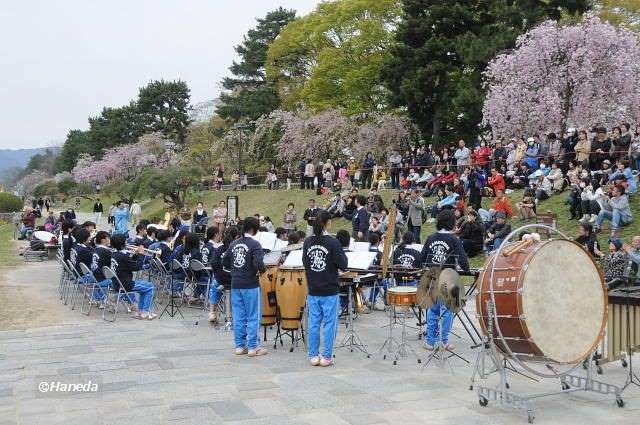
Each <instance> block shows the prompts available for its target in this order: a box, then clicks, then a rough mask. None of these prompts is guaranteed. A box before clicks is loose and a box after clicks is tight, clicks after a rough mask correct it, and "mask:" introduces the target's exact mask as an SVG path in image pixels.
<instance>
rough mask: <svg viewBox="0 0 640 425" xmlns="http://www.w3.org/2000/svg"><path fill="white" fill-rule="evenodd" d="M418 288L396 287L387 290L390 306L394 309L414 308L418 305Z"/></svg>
mask: <svg viewBox="0 0 640 425" xmlns="http://www.w3.org/2000/svg"><path fill="white" fill-rule="evenodd" d="M417 296H418V288H416V287H414V286H394V287H392V288H389V289H387V297H388V298H389V304H390V305H392V306H394V307H412V306H414V305H416V300H417Z"/></svg>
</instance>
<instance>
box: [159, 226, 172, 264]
mask: <svg viewBox="0 0 640 425" xmlns="http://www.w3.org/2000/svg"><path fill="white" fill-rule="evenodd" d="M157 235H158V242H159V243H160V245H159V246H158V248H157V249H159V250H160V261H162V264H164V265H165V267H166V266H167V263H169V262H170V261H171V254H173V250H172V249H171V247H170V246H169V237H171V233H170V232H169V231H168V230H159V231H158V233H157Z"/></svg>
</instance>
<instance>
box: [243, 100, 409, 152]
mask: <svg viewBox="0 0 640 425" xmlns="http://www.w3.org/2000/svg"><path fill="white" fill-rule="evenodd" d="M274 132H279V135H280V137H279V139H278V141H277V148H278V149H277V152H278V154H279V156H280V159H282V160H284V161H293V160H298V159H301V158H313V159H323V160H325V159H330V158H334V157H336V156H341V155H344V154H345V153H346V152H349V153H352V154H354V155H357V156H358V157H363V156H364V155H365V153H366V152H369V151H370V152H373V153H374V154H375V155H376V156H378V157H380V156H383V155H384V154H386V153H388V152H389V151H391V150H392V149H403V148H406V147H407V146H408V144H409V143H410V141H411V140H413V139H414V138H417V137H418V136H417V135H418V130H417V127H415V126H414V125H413V124H412V123H411V122H410V120H408V119H407V118H406V117H402V116H398V115H394V114H390V113H383V114H379V113H374V114H366V115H365V114H362V115H356V116H352V117H347V116H345V115H343V114H341V113H340V112H339V111H337V110H335V109H327V110H325V111H323V112H321V113H319V114H311V113H309V111H300V112H298V113H297V114H294V113H292V112H288V111H282V110H277V111H274V112H272V113H271V114H270V115H269V116H268V117H263V118H261V119H259V120H258V121H257V122H256V131H255V133H254V136H253V138H254V139H260V138H263V137H265V136H266V135H272V134H273V133H274Z"/></svg>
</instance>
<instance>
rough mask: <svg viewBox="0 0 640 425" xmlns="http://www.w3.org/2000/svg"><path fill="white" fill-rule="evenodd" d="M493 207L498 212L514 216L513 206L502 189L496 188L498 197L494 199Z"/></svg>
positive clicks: (509, 216)
mask: <svg viewBox="0 0 640 425" xmlns="http://www.w3.org/2000/svg"><path fill="white" fill-rule="evenodd" d="M491 208H492V209H494V210H495V211H496V212H498V211H502V212H504V213H505V214H506V215H507V218H511V217H513V209H512V208H511V203H510V202H509V198H508V197H507V195H505V194H504V192H503V191H502V190H501V189H498V190H496V199H495V200H494V201H493V205H492V207H491Z"/></svg>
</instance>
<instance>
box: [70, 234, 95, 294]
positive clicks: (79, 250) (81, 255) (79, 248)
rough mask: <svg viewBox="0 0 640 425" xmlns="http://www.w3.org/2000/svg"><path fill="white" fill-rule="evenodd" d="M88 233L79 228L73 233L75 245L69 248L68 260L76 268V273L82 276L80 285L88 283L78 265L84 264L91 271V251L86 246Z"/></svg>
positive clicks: (87, 278) (86, 277)
mask: <svg viewBox="0 0 640 425" xmlns="http://www.w3.org/2000/svg"><path fill="white" fill-rule="evenodd" d="M89 236H90V235H89V231H88V230H86V229H84V228H79V229H77V231H76V232H75V238H76V244H75V245H74V246H73V248H71V253H70V255H69V258H70V259H71V263H72V264H73V266H74V267H75V268H76V271H77V272H78V273H79V274H80V275H81V276H82V279H81V283H87V282H88V281H89V277H88V276H83V273H82V270H81V269H80V263H82V264H84V265H85V266H87V268H89V270H91V263H92V261H93V249H92V248H91V247H89V246H87V241H88V240H89Z"/></svg>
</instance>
